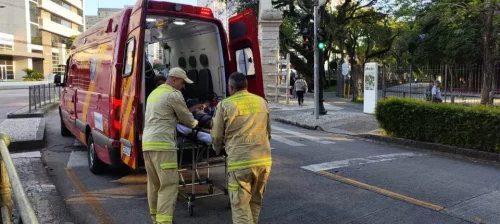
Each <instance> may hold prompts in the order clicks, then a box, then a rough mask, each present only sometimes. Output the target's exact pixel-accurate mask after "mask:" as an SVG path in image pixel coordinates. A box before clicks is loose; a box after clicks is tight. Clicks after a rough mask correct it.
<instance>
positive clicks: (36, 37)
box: [30, 24, 42, 45]
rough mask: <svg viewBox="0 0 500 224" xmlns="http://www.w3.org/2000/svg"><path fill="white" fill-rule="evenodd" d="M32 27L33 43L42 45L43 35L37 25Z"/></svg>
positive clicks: (31, 25)
mask: <svg viewBox="0 0 500 224" xmlns="http://www.w3.org/2000/svg"><path fill="white" fill-rule="evenodd" d="M30 27H31V43H32V44H38V45H42V34H41V33H40V29H38V26H37V25H35V24H30Z"/></svg>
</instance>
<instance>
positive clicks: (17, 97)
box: [0, 89, 29, 122]
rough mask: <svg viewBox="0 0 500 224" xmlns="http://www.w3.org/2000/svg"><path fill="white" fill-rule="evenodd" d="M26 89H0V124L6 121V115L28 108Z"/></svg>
mask: <svg viewBox="0 0 500 224" xmlns="http://www.w3.org/2000/svg"><path fill="white" fill-rule="evenodd" d="M28 103H29V96H28V89H13V90H1V89H0V122H2V121H3V120H4V119H7V114H8V113H10V112H13V111H16V110H19V109H21V108H23V107H26V106H28Z"/></svg>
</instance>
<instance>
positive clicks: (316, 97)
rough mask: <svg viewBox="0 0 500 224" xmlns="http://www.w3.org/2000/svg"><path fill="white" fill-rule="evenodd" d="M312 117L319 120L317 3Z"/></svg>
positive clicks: (316, 7)
mask: <svg viewBox="0 0 500 224" xmlns="http://www.w3.org/2000/svg"><path fill="white" fill-rule="evenodd" d="M313 49H314V116H316V119H319V74H318V73H319V71H318V57H319V55H318V53H319V50H318V1H315V3H314V47H313Z"/></svg>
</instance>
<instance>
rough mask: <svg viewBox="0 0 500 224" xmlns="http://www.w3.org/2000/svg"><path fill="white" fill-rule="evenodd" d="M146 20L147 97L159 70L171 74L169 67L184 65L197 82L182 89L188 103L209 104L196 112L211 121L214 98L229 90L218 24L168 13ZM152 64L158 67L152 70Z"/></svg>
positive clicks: (159, 72) (199, 118)
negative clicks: (167, 15)
mask: <svg viewBox="0 0 500 224" xmlns="http://www.w3.org/2000/svg"><path fill="white" fill-rule="evenodd" d="M146 24H147V26H146V31H145V42H146V44H145V45H144V46H145V48H146V49H145V52H146V57H147V62H146V82H145V83H146V93H145V95H146V99H147V97H148V96H149V94H150V93H151V92H152V91H153V90H154V88H156V84H155V83H154V76H155V75H156V74H162V75H164V76H166V77H168V70H169V69H171V68H174V67H180V68H182V69H184V71H186V74H187V76H188V77H189V79H191V80H193V82H194V84H186V86H185V89H184V90H183V91H182V93H183V95H184V98H185V100H186V104H187V106H188V107H191V106H194V105H196V104H199V103H203V104H205V105H207V106H208V107H207V109H206V110H205V111H202V113H198V114H194V115H195V118H196V119H198V120H199V121H200V120H203V119H205V120H208V119H209V120H210V121H211V117H212V115H213V111H214V109H215V108H214V106H215V105H213V104H212V105H211V102H212V100H213V99H214V98H218V99H222V98H224V97H225V94H226V93H225V92H226V91H225V90H226V85H225V83H226V80H225V72H224V58H223V54H222V52H223V50H222V49H223V48H222V44H221V38H220V36H221V35H220V33H219V29H218V28H217V26H215V25H214V24H212V23H208V22H203V21H197V20H192V19H179V18H171V17H165V16H148V17H147V20H146ZM151 68H156V69H154V70H153V71H154V72H151V70H152V69H151ZM148 71H149V72H148ZM208 116H210V118H208ZM200 124H201V121H200Z"/></svg>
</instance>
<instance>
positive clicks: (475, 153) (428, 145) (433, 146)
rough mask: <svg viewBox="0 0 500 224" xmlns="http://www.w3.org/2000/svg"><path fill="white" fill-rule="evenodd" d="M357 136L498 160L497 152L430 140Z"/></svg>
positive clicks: (499, 155)
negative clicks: (431, 141)
mask: <svg viewBox="0 0 500 224" xmlns="http://www.w3.org/2000/svg"><path fill="white" fill-rule="evenodd" d="M357 136H358V137H361V138H366V139H372V140H376V141H382V142H387V143H394V144H398V145H404V146H410V147H414V148H419V149H426V150H432V151H438V152H444V153H449V154H456V155H462V156H466V157H470V158H476V159H483V160H489V161H495V162H500V154H497V153H491V152H483V151H476V150H472V149H466V148H460V147H457V146H450V145H443V144H437V143H430V142H420V141H415V140H409V139H402V138H396V137H388V136H381V135H372V134H359V135H357Z"/></svg>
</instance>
